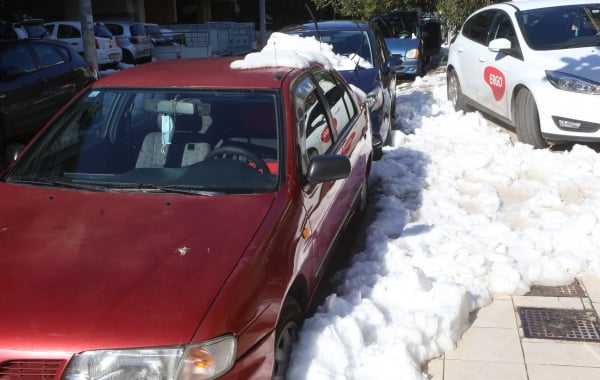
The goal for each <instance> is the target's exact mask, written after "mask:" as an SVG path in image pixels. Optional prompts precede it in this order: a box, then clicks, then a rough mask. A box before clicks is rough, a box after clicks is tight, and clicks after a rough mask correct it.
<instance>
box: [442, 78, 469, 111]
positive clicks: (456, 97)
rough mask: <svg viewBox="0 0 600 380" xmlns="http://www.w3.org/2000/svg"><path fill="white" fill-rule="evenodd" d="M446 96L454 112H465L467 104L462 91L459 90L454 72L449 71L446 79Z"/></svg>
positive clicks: (458, 83)
mask: <svg viewBox="0 0 600 380" xmlns="http://www.w3.org/2000/svg"><path fill="white" fill-rule="evenodd" d="M446 87H447V95H448V100H449V101H451V102H452V105H453V106H454V110H455V111H464V112H467V111H468V108H467V104H466V102H465V97H464V95H463V94H462V90H461V88H460V82H459V81H458V75H456V71H454V70H449V71H448V78H447V86H446Z"/></svg>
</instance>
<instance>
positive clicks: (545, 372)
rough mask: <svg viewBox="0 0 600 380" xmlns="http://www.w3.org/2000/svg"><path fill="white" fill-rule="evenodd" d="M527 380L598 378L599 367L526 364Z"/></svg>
mask: <svg viewBox="0 0 600 380" xmlns="http://www.w3.org/2000/svg"><path fill="white" fill-rule="evenodd" d="M527 373H528V374H529V380H598V379H600V368H590V367H572V366H557V365H540V364H527Z"/></svg>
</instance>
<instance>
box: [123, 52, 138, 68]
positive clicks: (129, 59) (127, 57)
mask: <svg viewBox="0 0 600 380" xmlns="http://www.w3.org/2000/svg"><path fill="white" fill-rule="evenodd" d="M123 63H127V64H130V65H133V64H135V60H134V59H133V54H131V52H130V51H129V50H127V49H123Z"/></svg>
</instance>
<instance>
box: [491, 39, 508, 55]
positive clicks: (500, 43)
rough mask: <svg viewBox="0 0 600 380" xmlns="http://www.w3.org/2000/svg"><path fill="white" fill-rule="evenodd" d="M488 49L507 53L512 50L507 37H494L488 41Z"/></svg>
mask: <svg viewBox="0 0 600 380" xmlns="http://www.w3.org/2000/svg"><path fill="white" fill-rule="evenodd" d="M488 49H489V50H490V51H492V52H494V53H508V52H510V51H511V50H512V44H511V43H510V40H509V39H507V38H496V39H495V40H491V41H490V44H489V45H488Z"/></svg>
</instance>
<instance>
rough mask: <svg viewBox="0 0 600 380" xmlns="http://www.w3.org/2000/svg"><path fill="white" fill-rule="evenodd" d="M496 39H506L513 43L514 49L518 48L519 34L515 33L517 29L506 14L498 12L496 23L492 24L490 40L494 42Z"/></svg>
mask: <svg viewBox="0 0 600 380" xmlns="http://www.w3.org/2000/svg"><path fill="white" fill-rule="evenodd" d="M496 38H506V39H507V40H509V41H510V42H511V46H512V47H513V48H517V47H518V46H517V44H518V41H517V33H516V32H515V28H514V27H513V24H512V22H511V20H510V18H509V17H508V15H507V14H506V13H504V12H498V14H497V15H496V18H495V19H494V22H493V23H492V30H491V34H490V40H494V39H496Z"/></svg>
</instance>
